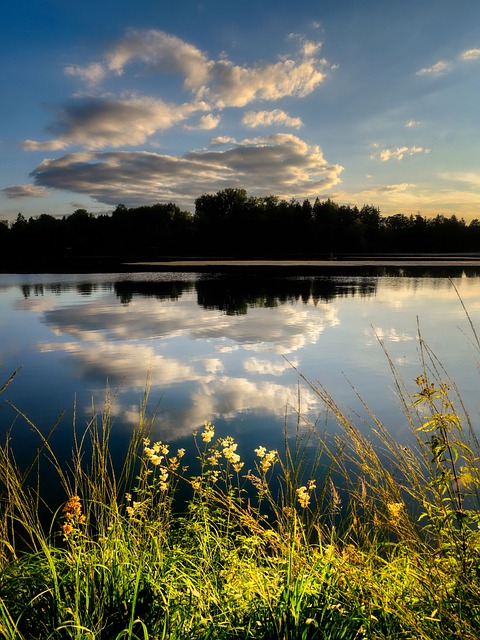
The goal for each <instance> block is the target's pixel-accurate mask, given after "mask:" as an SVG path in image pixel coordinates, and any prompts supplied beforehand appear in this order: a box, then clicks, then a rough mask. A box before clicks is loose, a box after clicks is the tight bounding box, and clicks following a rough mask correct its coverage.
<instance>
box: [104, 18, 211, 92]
mask: <svg viewBox="0 0 480 640" xmlns="http://www.w3.org/2000/svg"><path fill="white" fill-rule="evenodd" d="M106 60H107V65H108V68H109V69H110V70H111V71H113V72H115V73H116V74H117V75H122V74H123V73H124V70H125V67H126V66H127V65H128V64H131V63H133V62H135V61H137V60H139V61H141V62H143V63H144V64H146V65H148V66H149V67H153V68H154V69H156V70H158V71H169V72H171V71H179V72H181V73H182V74H183V75H184V76H185V80H184V86H185V88H186V89H196V88H198V87H200V86H201V85H203V84H205V83H207V82H208V78H209V72H210V68H211V66H212V63H211V62H210V61H209V60H208V59H207V57H206V56H205V55H204V54H203V53H202V52H201V51H200V50H199V49H197V47H195V46H194V45H191V44H189V43H188V42H184V41H183V40H181V39H180V38H177V37H176V36H172V35H170V34H168V33H165V32H163V31H158V30H156V29H148V30H142V29H130V30H129V31H127V33H126V35H125V36H124V38H122V39H121V40H120V41H119V42H118V43H117V44H116V45H115V46H114V47H113V48H112V49H111V50H110V51H109V52H108V53H107V55H106Z"/></svg>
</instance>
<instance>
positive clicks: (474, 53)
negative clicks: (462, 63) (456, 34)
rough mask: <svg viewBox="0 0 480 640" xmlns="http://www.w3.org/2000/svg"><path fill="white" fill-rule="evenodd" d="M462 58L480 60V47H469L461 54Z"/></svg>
mask: <svg viewBox="0 0 480 640" xmlns="http://www.w3.org/2000/svg"><path fill="white" fill-rule="evenodd" d="M460 58H461V59H462V60H478V59H479V58H480V49H467V50H466V51H463V53H462V54H461V55H460Z"/></svg>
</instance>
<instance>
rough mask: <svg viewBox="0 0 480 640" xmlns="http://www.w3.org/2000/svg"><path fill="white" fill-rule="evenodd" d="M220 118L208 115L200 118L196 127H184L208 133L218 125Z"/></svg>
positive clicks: (211, 114)
mask: <svg viewBox="0 0 480 640" xmlns="http://www.w3.org/2000/svg"><path fill="white" fill-rule="evenodd" d="M220 120H221V117H220V116H219V115H213V113H208V114H207V115H205V116H201V117H200V118H199V120H198V123H197V124H196V125H186V129H200V130H203V131H210V130H211V129H216V128H217V127H218V125H219V123H220Z"/></svg>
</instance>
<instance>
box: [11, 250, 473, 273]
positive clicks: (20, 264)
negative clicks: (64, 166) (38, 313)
mask: <svg viewBox="0 0 480 640" xmlns="http://www.w3.org/2000/svg"><path fill="white" fill-rule="evenodd" d="M452 267H453V268H478V269H480V254H444V255H440V254H421V255H420V254H392V255H388V254H387V255H385V254H382V255H379V254H370V255H361V254H360V255H348V256H347V255H343V256H342V255H339V256H337V257H335V256H333V257H330V258H327V257H322V258H320V259H316V258H309V257H302V256H298V257H284V258H278V259H276V258H269V257H265V258H246V259H243V258H233V257H218V258H213V257H202V256H199V257H196V256H195V257H188V258H185V257H180V256H165V257H162V258H160V259H158V260H156V259H145V258H143V259H142V258H138V257H137V256H119V257H116V256H78V257H73V256H70V257H68V258H65V259H57V258H48V257H45V258H43V259H40V260H28V259H22V260H16V261H6V262H5V263H3V264H2V263H0V273H117V272H118V273H128V272H141V271H149V272H155V271H170V272H175V271H177V272H179V271H189V272H191V271H204V272H214V271H216V270H222V271H240V270H246V271H247V272H248V271H252V270H253V269H256V270H259V271H279V272H285V271H286V270H291V271H297V272H298V271H301V270H303V271H305V272H310V273H311V272H317V273H320V272H326V273H333V272H335V271H337V272H338V271H341V270H346V271H350V272H351V271H356V272H363V271H365V270H366V271H370V270H375V269H388V268H391V269H414V270H415V269H430V268H431V269H441V268H443V269H448V268H452Z"/></svg>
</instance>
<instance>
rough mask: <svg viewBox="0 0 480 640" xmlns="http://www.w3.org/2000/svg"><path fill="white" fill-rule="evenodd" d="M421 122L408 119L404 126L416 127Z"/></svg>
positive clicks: (408, 127)
mask: <svg viewBox="0 0 480 640" xmlns="http://www.w3.org/2000/svg"><path fill="white" fill-rule="evenodd" d="M420 124H421V122H419V121H418V120H408V121H407V122H406V123H405V127H406V128H407V129H414V128H415V127H418V126H419V125H420Z"/></svg>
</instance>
